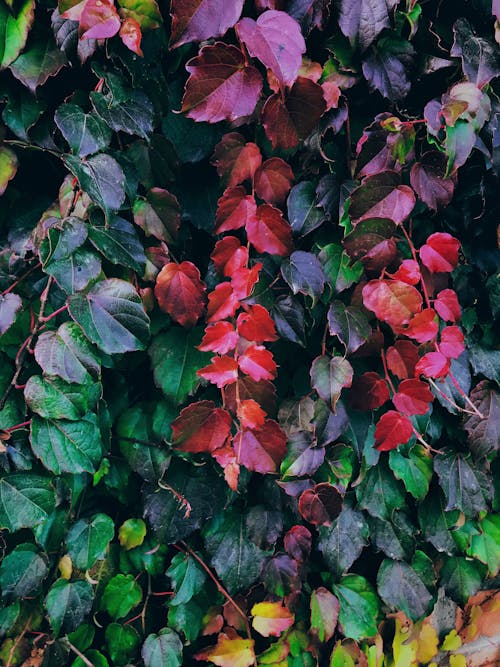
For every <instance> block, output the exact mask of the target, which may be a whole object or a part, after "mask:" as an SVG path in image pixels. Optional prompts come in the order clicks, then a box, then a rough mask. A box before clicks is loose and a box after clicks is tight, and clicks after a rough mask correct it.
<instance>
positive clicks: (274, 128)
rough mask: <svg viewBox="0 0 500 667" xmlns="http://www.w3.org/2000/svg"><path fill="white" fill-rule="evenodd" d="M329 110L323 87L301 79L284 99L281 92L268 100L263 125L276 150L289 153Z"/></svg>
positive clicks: (263, 113) (263, 111)
mask: <svg viewBox="0 0 500 667" xmlns="http://www.w3.org/2000/svg"><path fill="white" fill-rule="evenodd" d="M268 13H269V12H266V14H268ZM262 16H264V14H263V15H262ZM249 20H250V19H249ZM325 110H326V103H325V98H324V96H323V89H322V88H321V86H320V85H319V84H317V83H314V81H311V79H306V78H305V77H302V76H300V77H299V78H298V79H297V81H296V82H295V83H294V84H293V86H292V88H291V90H290V91H289V92H288V94H287V95H286V97H285V99H284V100H283V98H282V97H281V95H279V94H278V93H275V94H274V95H271V96H270V97H268V98H267V100H266V103H265V104H264V108H263V109H262V124H263V125H264V129H265V131H266V135H267V137H268V139H269V140H270V141H271V143H272V146H273V148H274V149H276V148H282V149H283V150H288V149H292V148H295V147H296V146H297V145H298V144H299V142H301V141H303V140H304V139H307V137H308V136H309V135H310V134H311V132H312V131H313V130H314V128H315V127H316V125H317V124H318V122H319V120H320V118H321V116H322V115H323V113H324V112H325Z"/></svg>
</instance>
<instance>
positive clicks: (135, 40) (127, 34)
mask: <svg viewBox="0 0 500 667" xmlns="http://www.w3.org/2000/svg"><path fill="white" fill-rule="evenodd" d="M119 34H120V39H121V40H122V42H123V43H124V44H125V46H126V47H127V49H130V51H133V53H136V54H137V55H138V56H140V57H141V58H144V53H143V51H142V49H141V40H142V32H141V26H140V25H139V23H138V22H137V21H136V20H135V19H132V18H128V19H125V21H123V23H122V24H121V27H120V33H119Z"/></svg>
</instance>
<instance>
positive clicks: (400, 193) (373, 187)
mask: <svg viewBox="0 0 500 667" xmlns="http://www.w3.org/2000/svg"><path fill="white" fill-rule="evenodd" d="M400 183H401V179H400V176H399V174H398V173H396V172H395V171H384V172H382V173H380V174H375V175H374V176H368V177H366V178H365V179H364V181H363V183H362V184H361V185H360V186H359V187H358V188H356V190H354V192H353V193H352V194H351V205H350V206H349V215H350V217H351V220H352V222H353V224H357V223H359V222H361V220H366V219H368V218H388V219H389V220H393V222H395V223H396V224H397V225H399V224H401V223H402V222H403V220H406V218H407V217H408V216H409V215H410V213H411V212H412V210H413V207H414V206H415V195H414V194H413V190H412V189H411V188H409V187H408V186H407V185H401V184H400Z"/></svg>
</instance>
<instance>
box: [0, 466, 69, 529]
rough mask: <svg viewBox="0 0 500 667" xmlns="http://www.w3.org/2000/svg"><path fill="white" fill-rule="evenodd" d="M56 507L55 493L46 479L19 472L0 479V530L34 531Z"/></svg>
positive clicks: (48, 479)
mask: <svg viewBox="0 0 500 667" xmlns="http://www.w3.org/2000/svg"><path fill="white" fill-rule="evenodd" d="M55 503H56V496H55V490H54V487H53V486H52V482H51V480H50V478H48V477H42V476H41V475H33V474H31V473H24V472H18V473H13V474H12V475H6V476H5V477H2V478H1V479H0V527H1V528H6V529H7V530H10V531H14V530H18V529H19V528H34V527H35V526H37V525H38V524H39V523H40V522H41V521H43V520H44V519H46V518H47V517H48V515H49V514H50V512H51V511H52V510H53V509H54V506H55Z"/></svg>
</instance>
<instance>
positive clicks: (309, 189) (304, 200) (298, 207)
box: [287, 181, 326, 236]
mask: <svg viewBox="0 0 500 667" xmlns="http://www.w3.org/2000/svg"><path fill="white" fill-rule="evenodd" d="M287 209H288V220H289V221H290V224H291V226H292V230H293V231H294V233H295V234H298V235H299V236H306V234H309V232H312V231H313V230H314V229H316V228H317V227H319V226H320V225H321V224H322V223H323V222H324V221H325V220H326V214H325V212H324V210H323V209H322V208H321V206H319V205H318V202H317V200H316V189H315V186H314V183H312V182H311V181H302V182H300V183H298V184H297V185H295V186H294V187H293V188H292V189H291V190H290V194H289V195H288V199H287Z"/></svg>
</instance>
